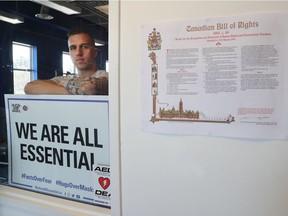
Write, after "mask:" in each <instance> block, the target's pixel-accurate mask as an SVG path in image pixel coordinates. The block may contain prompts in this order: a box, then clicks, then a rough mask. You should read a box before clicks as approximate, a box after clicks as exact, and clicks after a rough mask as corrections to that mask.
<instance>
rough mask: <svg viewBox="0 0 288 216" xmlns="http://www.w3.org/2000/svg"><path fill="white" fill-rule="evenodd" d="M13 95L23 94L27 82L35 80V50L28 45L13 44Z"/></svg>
mask: <svg viewBox="0 0 288 216" xmlns="http://www.w3.org/2000/svg"><path fill="white" fill-rule="evenodd" d="M12 46H13V47H12V52H13V80H14V94H24V86H25V84H26V83H27V82H29V81H31V80H33V79H36V78H37V77H36V76H37V72H36V68H37V67H36V62H37V61H35V59H34V58H36V48H34V47H33V46H31V45H28V44H22V43H17V42H13V44H12Z"/></svg>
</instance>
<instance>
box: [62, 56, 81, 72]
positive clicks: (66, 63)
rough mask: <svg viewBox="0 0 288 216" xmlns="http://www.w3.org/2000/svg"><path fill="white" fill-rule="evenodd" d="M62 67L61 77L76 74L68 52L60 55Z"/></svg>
mask: <svg viewBox="0 0 288 216" xmlns="http://www.w3.org/2000/svg"><path fill="white" fill-rule="evenodd" d="M62 67H63V76H65V75H76V74H77V73H78V72H77V69H76V67H75V66H74V64H73V62H72V60H71V57H70V54H69V53H68V52H63V53H62Z"/></svg>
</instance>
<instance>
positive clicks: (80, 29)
mask: <svg viewBox="0 0 288 216" xmlns="http://www.w3.org/2000/svg"><path fill="white" fill-rule="evenodd" d="M76 34H87V35H88V36H89V38H90V39H91V42H93V44H94V37H93V36H92V34H91V32H90V31H88V30H87V29H86V28H84V27H82V26H74V27H73V28H71V29H70V30H69V31H68V33H67V37H68V38H69V37H71V36H72V35H76Z"/></svg>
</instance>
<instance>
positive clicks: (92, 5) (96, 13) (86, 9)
mask: <svg viewBox="0 0 288 216" xmlns="http://www.w3.org/2000/svg"><path fill="white" fill-rule="evenodd" d="M69 3H71V4H74V5H76V6H78V7H80V8H81V9H82V13H81V15H78V16H79V17H82V18H83V19H86V20H88V21H90V22H91V23H92V24H95V25H99V26H102V27H105V28H107V29H108V0H106V1H97V0H96V1H95V0H90V1H70V2H69Z"/></svg>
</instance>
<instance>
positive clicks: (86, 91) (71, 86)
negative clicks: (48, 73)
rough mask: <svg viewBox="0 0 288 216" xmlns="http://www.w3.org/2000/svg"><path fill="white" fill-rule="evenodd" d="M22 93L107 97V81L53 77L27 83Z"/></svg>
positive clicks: (89, 78) (102, 78) (104, 78)
mask: <svg viewBox="0 0 288 216" xmlns="http://www.w3.org/2000/svg"><path fill="white" fill-rule="evenodd" d="M24 91H25V93H26V94H73V95H108V79H107V78H106V77H101V78H92V77H87V78H80V77H77V78H71V77H55V78H53V79H51V80H35V81H32V82H29V83H27V84H26V86H25V88H24Z"/></svg>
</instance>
